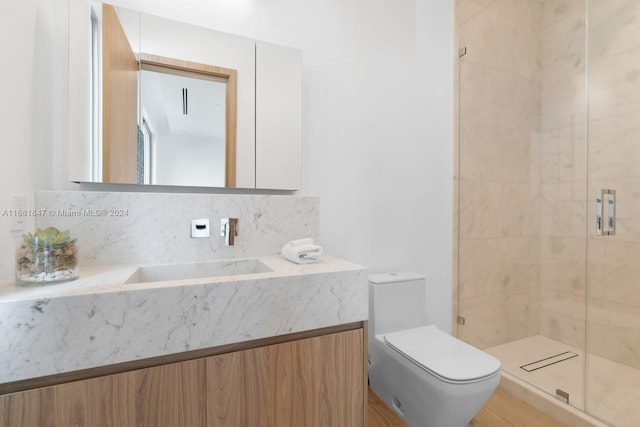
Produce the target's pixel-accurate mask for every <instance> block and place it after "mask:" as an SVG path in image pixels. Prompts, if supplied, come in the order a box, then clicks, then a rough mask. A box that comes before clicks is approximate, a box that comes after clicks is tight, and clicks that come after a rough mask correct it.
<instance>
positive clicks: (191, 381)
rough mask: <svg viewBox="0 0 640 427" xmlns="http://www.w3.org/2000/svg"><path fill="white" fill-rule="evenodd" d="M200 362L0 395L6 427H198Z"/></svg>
mask: <svg viewBox="0 0 640 427" xmlns="http://www.w3.org/2000/svg"><path fill="white" fill-rule="evenodd" d="M204 374H205V371H204V360H203V359H197V360H192V361H187V362H181V363H173V364H169V365H164V366H157V367H153V368H146V369H139V370H135V371H130V372H125V373H121V374H114V375H107V376H104V377H98V378H92V379H88V380H82V381H74V382H71V383H67V384H60V385H56V386H51V387H45V388H42V389H37V390H30V391H25V392H20V393H14V394H9V395H6V396H0V425H2V426H6V427H25V426H29V427H45V426H46V427H76V426H77V427H161V426H165V427H184V426H190V427H204V426H205V425H206V415H205V413H204V410H203V408H204V407H205V383H204V379H205V375H204Z"/></svg>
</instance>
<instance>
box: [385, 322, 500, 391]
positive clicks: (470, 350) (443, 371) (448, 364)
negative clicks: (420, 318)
mask: <svg viewBox="0 0 640 427" xmlns="http://www.w3.org/2000/svg"><path fill="white" fill-rule="evenodd" d="M384 342H385V343H386V344H387V345H388V346H389V348H391V349H392V350H394V351H396V352H398V353H400V354H401V355H402V356H404V357H406V358H407V359H409V360H410V361H411V362H413V363H414V364H415V365H417V366H418V367H419V368H421V369H423V370H425V371H427V372H429V373H430V374H432V375H435V376H436V377H439V378H441V379H442V380H444V381H446V382H453V383H469V382H476V381H481V380H483V379H485V378H487V377H491V376H493V375H494V374H496V372H498V371H499V370H500V361H499V360H498V359H496V358H495V357H493V356H491V355H489V354H487V353H485V352H483V351H480V350H478V349H476V348H475V347H472V346H470V345H469V344H467V343H465V342H463V341H460V340H458V339H457V338H454V337H452V336H451V335H449V334H446V333H444V332H442V331H441V330H439V329H438V328H437V327H436V326H435V325H428V326H420V327H418V328H413V329H406V330H402V331H398V332H392V333H389V334H385V335H384Z"/></svg>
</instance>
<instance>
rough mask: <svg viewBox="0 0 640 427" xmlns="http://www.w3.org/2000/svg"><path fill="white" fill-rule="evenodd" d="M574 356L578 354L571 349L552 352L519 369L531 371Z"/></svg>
mask: <svg viewBox="0 0 640 427" xmlns="http://www.w3.org/2000/svg"><path fill="white" fill-rule="evenodd" d="M574 357H578V354H577V353H574V352H573V351H565V352H562V353H558V354H554V355H553V356H549V357H545V358H544V359H540V360H536V361H535V362H531V363H527V364H526V365H522V366H520V369H524V370H525V371H527V372H533V371H537V370H538V369H542V368H545V367H547V366H550V365H555V364H556V363H560V362H564V361H565V360H569V359H573V358H574Z"/></svg>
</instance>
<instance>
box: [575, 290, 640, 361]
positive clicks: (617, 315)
mask: <svg viewBox="0 0 640 427" xmlns="http://www.w3.org/2000/svg"><path fill="white" fill-rule="evenodd" d="M587 327H588V333H589V335H588V336H589V339H588V345H589V352H590V353H593V354H596V355H598V356H602V357H605V358H607V359H609V360H612V361H615V362H617V363H621V364H623V365H626V366H629V367H632V368H636V369H640V345H639V343H638V336H640V313H639V312H638V309H637V308H635V309H633V310H630V309H629V307H628V306H627V307H625V306H623V305H621V304H613V303H610V302H602V301H594V300H590V305H589V309H588V324H587Z"/></svg>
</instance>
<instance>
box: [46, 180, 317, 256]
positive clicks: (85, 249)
mask: <svg viewBox="0 0 640 427" xmlns="http://www.w3.org/2000/svg"><path fill="white" fill-rule="evenodd" d="M34 204H35V209H36V211H37V212H39V213H41V214H39V215H38V216H36V218H35V226H36V228H45V227H49V226H54V227H57V228H59V229H60V230H69V231H70V233H71V235H72V236H76V237H77V238H78V244H79V249H80V256H79V258H80V266H82V265H102V264H132V263H140V264H155V263H172V262H196V261H207V260H211V259H223V258H241V257H252V256H258V255H270V254H277V253H279V251H280V249H281V248H282V246H283V245H284V244H285V243H286V242H288V241H289V240H293V239H299V238H303V237H312V238H314V239H316V240H317V238H318V229H319V219H318V217H319V216H318V207H319V201H318V198H316V197H301V196H272V195H235V194H230V195H224V194H179V193H125V192H94V191H36V193H35V203H34ZM227 217H231V218H238V235H237V237H236V239H235V245H234V246H225V244H224V237H220V232H219V228H220V219H221V218H227ZM198 218H209V221H210V226H211V237H208V238H191V237H190V233H191V220H192V219H198ZM319 243H320V244H321V242H319Z"/></svg>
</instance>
